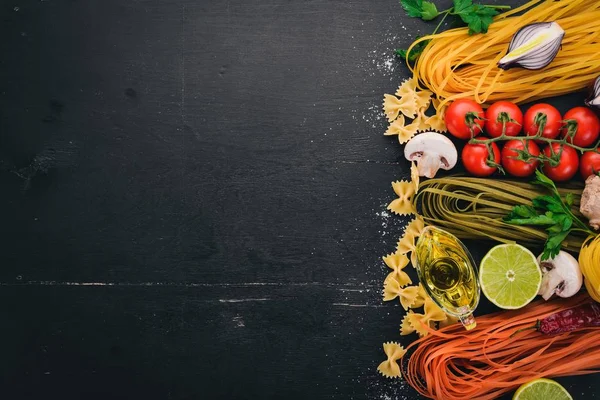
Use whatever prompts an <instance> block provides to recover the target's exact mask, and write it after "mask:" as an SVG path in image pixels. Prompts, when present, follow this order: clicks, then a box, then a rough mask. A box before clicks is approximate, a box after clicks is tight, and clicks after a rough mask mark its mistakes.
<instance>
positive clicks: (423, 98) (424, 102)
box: [415, 90, 433, 112]
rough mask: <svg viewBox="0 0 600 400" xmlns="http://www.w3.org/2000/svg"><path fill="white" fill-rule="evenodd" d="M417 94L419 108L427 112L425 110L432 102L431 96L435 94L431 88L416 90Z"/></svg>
mask: <svg viewBox="0 0 600 400" xmlns="http://www.w3.org/2000/svg"><path fill="white" fill-rule="evenodd" d="M415 95H416V101H417V109H418V110H419V111H423V112H425V110H427V108H429V104H431V96H433V93H432V92H430V91H429V90H420V91H418V92H415Z"/></svg>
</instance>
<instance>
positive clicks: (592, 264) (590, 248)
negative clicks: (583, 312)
mask: <svg viewBox="0 0 600 400" xmlns="http://www.w3.org/2000/svg"><path fill="white" fill-rule="evenodd" d="M579 268H581V273H582V274H583V277H584V284H585V288H586V289H587V291H588V293H589V294H590V296H591V297H592V298H593V299H594V300H596V301H597V302H600V235H597V236H590V237H589V238H587V240H586V241H585V242H584V243H583V246H581V251H580V252H579Z"/></svg>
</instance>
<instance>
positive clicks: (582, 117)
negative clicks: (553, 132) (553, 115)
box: [562, 107, 600, 147]
mask: <svg viewBox="0 0 600 400" xmlns="http://www.w3.org/2000/svg"><path fill="white" fill-rule="evenodd" d="M564 122H565V126H564V128H563V129H562V137H565V136H567V142H569V143H573V144H574V145H575V146H580V147H589V146H591V145H593V144H594V143H595V142H596V140H598V134H599V133H600V119H598V117H597V116H596V113H594V112H593V111H592V110H590V109H589V108H587V107H575V108H572V109H570V110H569V111H567V113H566V114H565V116H564Z"/></svg>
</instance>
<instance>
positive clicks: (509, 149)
mask: <svg viewBox="0 0 600 400" xmlns="http://www.w3.org/2000/svg"><path fill="white" fill-rule="evenodd" d="M524 149H525V143H524V142H523V141H521V140H509V141H508V142H506V143H505V144H504V147H503V148H502V166H503V167H504V170H505V171H506V172H508V173H509V174H511V175H512V176H518V177H520V178H524V177H526V176H529V175H532V174H533V173H534V172H535V170H536V169H537V167H538V165H539V164H540V160H537V159H535V158H534V159H530V160H529V161H527V162H526V161H523V160H517V159H516V158H517V157H519V153H518V152H517V150H524ZM527 152H528V153H529V154H531V155H532V156H534V157H537V156H539V155H540V148H539V147H538V145H537V144H535V142H534V141H533V140H527Z"/></svg>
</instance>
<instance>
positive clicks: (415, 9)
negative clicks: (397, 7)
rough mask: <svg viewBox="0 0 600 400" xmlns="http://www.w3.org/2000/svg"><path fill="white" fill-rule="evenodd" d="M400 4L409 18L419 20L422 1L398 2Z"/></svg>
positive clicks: (407, 0) (401, 0) (408, 0)
mask: <svg viewBox="0 0 600 400" xmlns="http://www.w3.org/2000/svg"><path fill="white" fill-rule="evenodd" d="M400 4H402V8H404V10H405V11H406V13H407V14H408V15H409V16H411V17H416V18H421V13H422V12H423V0H400Z"/></svg>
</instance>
